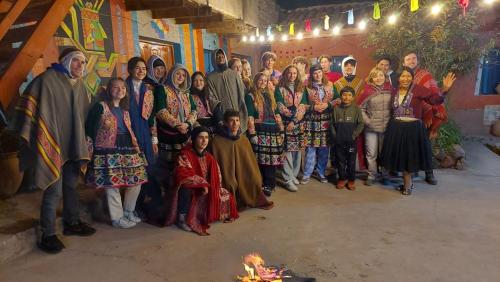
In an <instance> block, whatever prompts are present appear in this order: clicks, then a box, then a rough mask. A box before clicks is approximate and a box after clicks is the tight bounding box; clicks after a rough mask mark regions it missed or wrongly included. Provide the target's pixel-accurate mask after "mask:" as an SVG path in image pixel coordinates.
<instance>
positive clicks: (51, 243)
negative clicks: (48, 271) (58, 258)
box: [37, 235, 64, 254]
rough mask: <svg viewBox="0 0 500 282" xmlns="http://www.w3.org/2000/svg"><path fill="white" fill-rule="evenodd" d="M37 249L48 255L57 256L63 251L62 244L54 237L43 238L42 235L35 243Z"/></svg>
mask: <svg viewBox="0 0 500 282" xmlns="http://www.w3.org/2000/svg"><path fill="white" fill-rule="evenodd" d="M37 245H38V248H40V250H42V251H44V252H46V253H49V254H57V253H59V252H61V250H62V249H64V244H63V243H62V242H61V240H59V238H58V237H57V236H56V235H52V236H44V235H42V239H41V240H40V242H38V243H37Z"/></svg>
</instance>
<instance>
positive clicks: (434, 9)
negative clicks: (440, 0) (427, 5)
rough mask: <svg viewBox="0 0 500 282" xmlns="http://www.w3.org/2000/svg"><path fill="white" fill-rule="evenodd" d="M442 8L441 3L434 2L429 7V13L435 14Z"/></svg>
mask: <svg viewBox="0 0 500 282" xmlns="http://www.w3.org/2000/svg"><path fill="white" fill-rule="evenodd" d="M442 8H443V7H442V6H441V4H434V5H433V6H432V7H431V14H432V15H434V16H437V15H438V14H439V13H440V12H441V9H442Z"/></svg>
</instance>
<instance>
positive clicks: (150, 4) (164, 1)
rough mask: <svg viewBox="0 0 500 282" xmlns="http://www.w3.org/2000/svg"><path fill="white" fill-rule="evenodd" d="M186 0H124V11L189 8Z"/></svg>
mask: <svg viewBox="0 0 500 282" xmlns="http://www.w3.org/2000/svg"><path fill="white" fill-rule="evenodd" d="M189 6H190V5H189V2H188V1H187V0H125V10H127V11H140V10H155V9H170V8H182V7H189Z"/></svg>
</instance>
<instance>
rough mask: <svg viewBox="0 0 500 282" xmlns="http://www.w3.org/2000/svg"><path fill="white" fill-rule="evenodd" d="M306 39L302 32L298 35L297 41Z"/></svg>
mask: <svg viewBox="0 0 500 282" xmlns="http://www.w3.org/2000/svg"><path fill="white" fill-rule="evenodd" d="M303 38H304V34H303V33H302V32H299V33H297V39H298V40H302V39H303Z"/></svg>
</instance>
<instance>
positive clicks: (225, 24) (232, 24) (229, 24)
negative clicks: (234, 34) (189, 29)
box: [193, 20, 244, 29]
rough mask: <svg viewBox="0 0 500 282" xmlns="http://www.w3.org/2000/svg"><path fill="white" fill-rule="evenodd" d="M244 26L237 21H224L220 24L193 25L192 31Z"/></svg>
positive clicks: (204, 23) (203, 23)
mask: <svg viewBox="0 0 500 282" xmlns="http://www.w3.org/2000/svg"><path fill="white" fill-rule="evenodd" d="M240 25H244V23H243V22H242V21H241V22H240V21H237V20H224V21H222V22H202V23H193V29H209V28H211V29H216V28H221V27H234V28H236V27H237V26H240Z"/></svg>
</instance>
